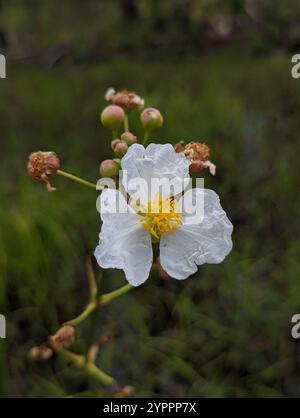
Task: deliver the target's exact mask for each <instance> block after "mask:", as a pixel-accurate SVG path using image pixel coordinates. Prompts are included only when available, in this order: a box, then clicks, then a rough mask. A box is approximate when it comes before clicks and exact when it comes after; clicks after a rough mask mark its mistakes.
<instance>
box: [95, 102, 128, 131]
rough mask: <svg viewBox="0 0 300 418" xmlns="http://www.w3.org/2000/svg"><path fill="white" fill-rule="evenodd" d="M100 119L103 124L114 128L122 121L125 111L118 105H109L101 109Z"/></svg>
mask: <svg viewBox="0 0 300 418" xmlns="http://www.w3.org/2000/svg"><path fill="white" fill-rule="evenodd" d="M100 119H101V122H102V124H103V126H105V127H106V128H109V129H112V130H114V129H117V128H118V127H119V126H121V125H122V124H123V123H124V119H125V112H124V110H123V109H122V108H121V107H120V106H116V105H110V106H107V107H106V108H105V109H103V111H102V113H101V116H100Z"/></svg>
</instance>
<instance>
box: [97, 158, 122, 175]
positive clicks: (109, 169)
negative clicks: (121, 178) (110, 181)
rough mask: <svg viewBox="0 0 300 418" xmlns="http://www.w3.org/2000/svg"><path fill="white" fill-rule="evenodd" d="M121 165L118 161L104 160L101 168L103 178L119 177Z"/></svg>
mask: <svg viewBox="0 0 300 418" xmlns="http://www.w3.org/2000/svg"><path fill="white" fill-rule="evenodd" d="M119 169H120V164H119V163H118V161H117V160H104V161H102V163H101V164H100V166H99V171H100V174H101V176H102V177H110V178H114V177H117V175H118V174H119Z"/></svg>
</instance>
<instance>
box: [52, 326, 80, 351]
mask: <svg viewBox="0 0 300 418" xmlns="http://www.w3.org/2000/svg"><path fill="white" fill-rule="evenodd" d="M74 341H75V329H74V327H72V326H71V325H63V326H62V327H61V328H60V329H59V330H58V331H57V332H56V334H55V335H52V336H51V337H50V342H51V345H52V347H53V348H58V349H59V348H68V347H70V346H71V345H72V344H73V342H74Z"/></svg>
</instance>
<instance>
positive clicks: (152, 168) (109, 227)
mask: <svg viewBox="0 0 300 418" xmlns="http://www.w3.org/2000/svg"><path fill="white" fill-rule="evenodd" d="M121 164H122V169H123V171H125V170H126V173H127V183H128V184H129V186H128V185H127V183H125V181H124V179H123V185H124V187H125V190H126V191H127V193H128V194H129V195H130V194H131V193H132V192H133V191H134V190H133V187H131V186H130V183H131V182H132V180H134V179H136V178H140V179H142V180H143V181H144V187H140V190H139V192H138V200H139V203H140V206H139V207H137V208H136V207H135V209H133V207H132V206H129V204H128V203H127V201H126V200H125V198H124V196H123V195H122V194H121V193H120V192H119V191H118V190H113V189H106V190H104V191H103V192H102V195H101V218H102V221H103V225H102V230H101V232H100V235H99V237H100V242H99V245H98V246H97V248H96V250H95V257H96V259H97V261H98V264H99V265H100V266H101V267H103V268H118V269H122V270H124V272H125V276H126V279H127V280H128V282H129V283H130V284H132V285H133V286H139V285H140V284H142V283H144V282H145V281H146V280H147V278H148V276H149V272H150V269H151V266H152V263H153V253H152V239H153V238H155V239H159V247H160V263H161V266H162V268H163V269H164V270H165V271H166V272H167V273H168V274H169V275H170V276H172V277H174V278H175V279H178V280H181V279H186V278H187V277H189V276H190V275H191V274H194V273H195V272H196V271H197V266H200V265H202V264H204V263H221V262H222V261H223V260H224V258H225V257H226V255H227V254H228V253H229V252H230V251H231V248H232V241H231V233H232V229H233V227H232V224H231V222H230V221H229V220H228V218H227V216H226V213H225V212H224V210H223V209H222V207H221V205H220V200H219V197H218V195H217V194H216V193H215V192H214V191H212V190H205V189H200V188H196V189H191V190H188V191H187V192H186V193H185V194H184V195H183V197H181V198H180V199H179V200H178V201H177V199H176V196H175V197H173V196H172V195H171V194H170V195H168V196H161V195H160V194H158V193H157V190H156V191H155V190H154V191H153V190H151V192H150V193H149V192H148V191H147V190H146V189H147V187H145V186H146V185H147V186H148V187H149V186H150V183H151V179H153V178H157V179H160V180H162V183H163V184H166V183H168V182H172V184H173V185H175V186H176V194H177V193H178V191H182V190H183V189H184V187H185V185H184V182H183V179H184V178H185V179H186V178H189V174H188V171H189V164H190V161H188V160H187V159H186V158H185V156H184V155H183V154H178V153H176V152H175V151H174V148H173V147H172V145H170V144H165V145H159V144H150V145H149V146H148V147H147V148H146V149H145V148H144V147H143V146H142V145H139V144H134V145H132V146H131V147H130V148H129V150H128V152H127V154H126V155H125V157H123V159H122V163H121ZM149 197H150V198H149ZM188 198H192V200H194V199H195V198H196V201H198V199H200V200H201V201H202V202H203V203H204V207H203V211H202V212H201V211H200V212H201V213H198V214H197V212H196V214H191V211H189V207H187V206H188V205H186V202H191V201H192V200H190V199H188ZM116 201H118V202H119V203H118V205H119V206H118V210H117V211H116ZM165 206H168V211H165V210H164V208H165ZM162 209H163V210H162Z"/></svg>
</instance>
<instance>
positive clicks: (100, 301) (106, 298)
mask: <svg viewBox="0 0 300 418" xmlns="http://www.w3.org/2000/svg"><path fill="white" fill-rule="evenodd" d="M131 289H133V286H131V285H130V284H126V285H125V286H122V287H120V288H119V289H117V290H113V291H112V292H110V293H106V294H104V295H100V296H99V297H98V298H97V299H93V300H92V301H91V302H90V303H89V304H88V305H87V306H86V307H85V309H84V310H83V311H82V312H81V314H80V315H78V316H76V318H74V319H71V320H70V321H68V322H66V323H65V324H64V325H71V326H73V327H76V326H77V325H79V324H80V323H81V322H83V321H84V320H85V319H87V318H88V317H89V316H90V314H91V313H92V312H93V311H94V310H95V309H97V308H98V307H100V306H103V305H107V304H108V303H110V302H111V301H112V300H114V299H116V298H118V297H120V296H122V295H124V294H125V293H127V292H129V291H130V290H131Z"/></svg>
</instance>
